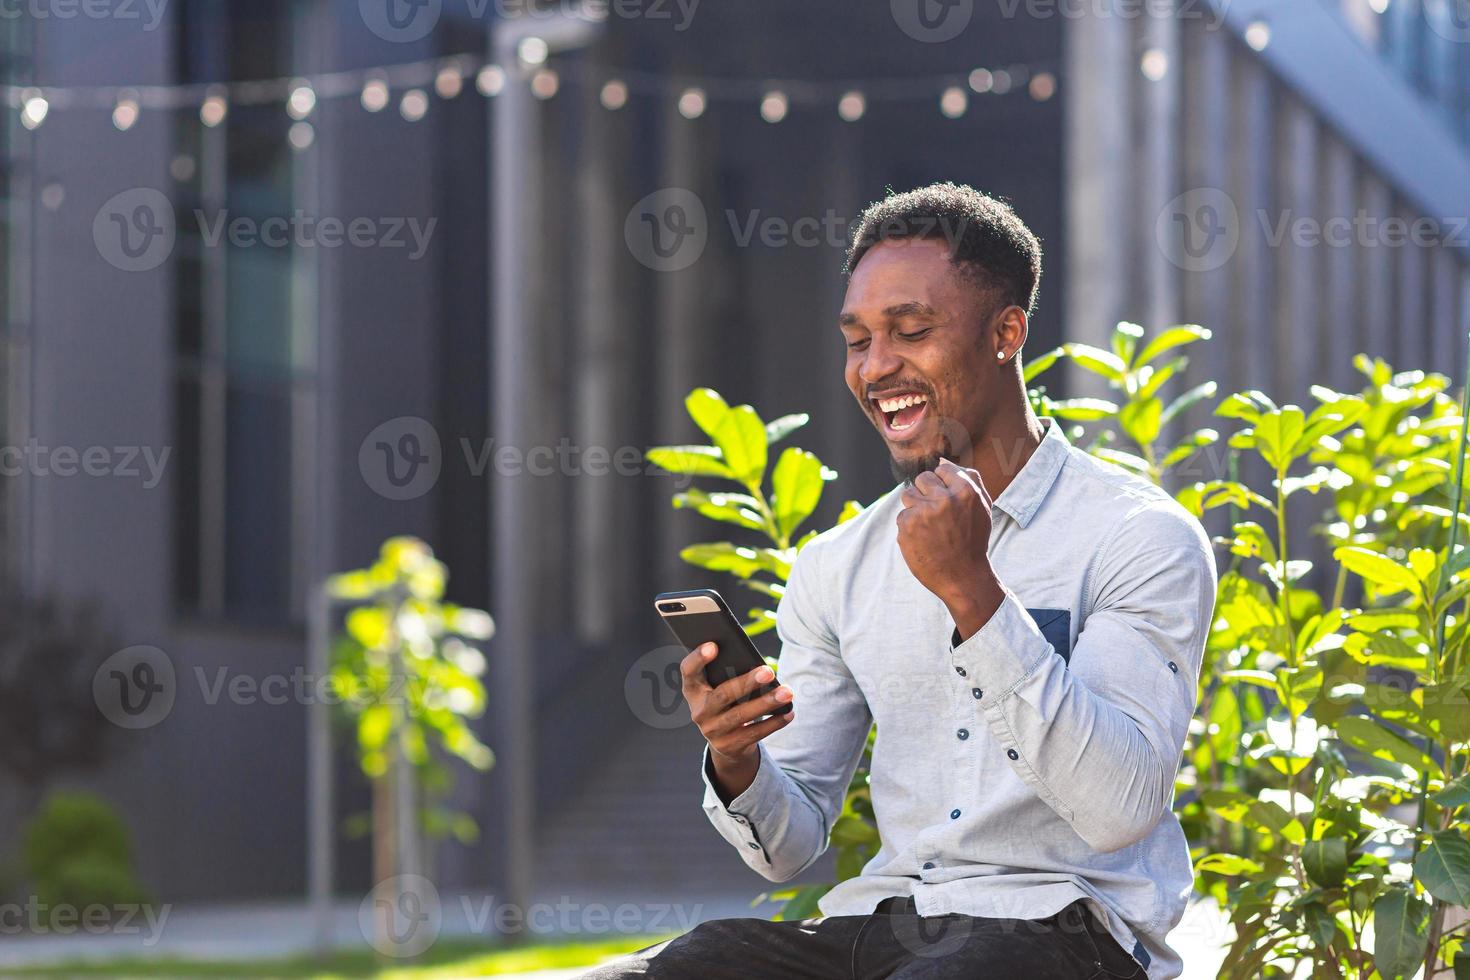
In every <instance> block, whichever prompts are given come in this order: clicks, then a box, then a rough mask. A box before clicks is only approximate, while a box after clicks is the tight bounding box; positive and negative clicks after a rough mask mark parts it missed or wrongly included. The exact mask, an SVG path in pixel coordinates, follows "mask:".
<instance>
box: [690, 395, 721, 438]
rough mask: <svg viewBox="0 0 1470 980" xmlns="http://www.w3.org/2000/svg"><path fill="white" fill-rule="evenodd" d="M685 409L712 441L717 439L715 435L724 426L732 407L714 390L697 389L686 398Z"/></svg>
mask: <svg viewBox="0 0 1470 980" xmlns="http://www.w3.org/2000/svg"><path fill="white" fill-rule="evenodd" d="M684 408H685V410H686V411H688V412H689V417H690V418H692V419H693V420H694V424H695V425H697V426H699V427H700V428H701V429H702V430H704V434H705V435H707V436H709V437H710V438H711V439H714V438H715V433H717V432H718V431H719V430H720V426H721V425H722V424H724V421H725V416H727V415H729V414H730V406H729V405H728V404H726V402H725V399H724V398H722V397H721V396H720V393H719V392H718V391H715V390H714V389H713V388H695V389H694V390H693V391H691V392H690V393H689V394H688V396H687V397H685V399H684Z"/></svg>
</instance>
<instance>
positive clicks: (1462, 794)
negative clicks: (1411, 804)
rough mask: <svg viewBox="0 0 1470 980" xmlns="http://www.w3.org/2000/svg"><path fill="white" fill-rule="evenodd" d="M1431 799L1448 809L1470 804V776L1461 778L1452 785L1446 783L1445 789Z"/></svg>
mask: <svg viewBox="0 0 1470 980" xmlns="http://www.w3.org/2000/svg"><path fill="white" fill-rule="evenodd" d="M1430 799H1431V800H1433V801H1434V802H1436V803H1438V804H1439V805H1440V806H1446V807H1460V806H1465V805H1467V804H1470V775H1467V776H1461V777H1460V778H1459V779H1456V780H1455V781H1454V782H1452V783H1446V784H1445V787H1444V789H1442V790H1440V791H1439V792H1438V793H1435V794H1434V795H1433V796H1431V797H1430Z"/></svg>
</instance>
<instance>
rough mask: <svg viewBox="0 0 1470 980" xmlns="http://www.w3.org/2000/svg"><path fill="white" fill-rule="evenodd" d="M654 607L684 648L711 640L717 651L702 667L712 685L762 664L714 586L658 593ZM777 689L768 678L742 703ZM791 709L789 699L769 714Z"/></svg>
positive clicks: (757, 651) (747, 637) (759, 656)
mask: <svg viewBox="0 0 1470 980" xmlns="http://www.w3.org/2000/svg"><path fill="white" fill-rule="evenodd" d="M653 606H654V608H655V609H657V610H658V614H659V615H660V616H661V617H663V621H664V622H665V623H666V624H667V625H668V627H669V629H670V630H672V631H673V633H674V636H676V637H678V639H679V642H680V643H681V644H683V645H684V649H686V650H689V651H691V652H693V650H694V648H695V647H697V646H699V645H700V644H702V643H714V644H715V645H716V646H717V647H719V653H717V654H716V655H715V659H713V660H711V661H710V662H709V663H708V664H705V667H704V677H705V680H707V681H709V683H710V686H711V687H718V686H719V685H721V684H723V683H725V681H728V680H729V679H730V678H732V677H739V676H740V675H741V674H747V673H749V672H750V671H752V670H754V669H755V668H757V667H759V666H761V665H762V664H764V663H765V662H766V661H765V658H764V657H762V656H761V655H760V651H759V650H757V649H756V647H755V644H754V643H752V642H751V639H750V635H749V634H748V633H746V632H745V629H744V627H742V626H741V625H740V620H738V619H736V618H735V614H734V613H733V612H731V611H730V606H729V604H727V603H726V602H725V600H724V599H723V598H721V597H720V594H719V593H718V592H716V591H715V590H714V589H691V590H690V591H688V592H661V593H659V594H658V595H656V596H654V597H653ZM775 689H776V682H775V681H771V682H770V683H769V684H766V685H764V686H763V687H761V688H760V689H759V690H757V691H754V692H752V693H750V694H748V695H746V696H745V697H743V698H741V699H740V701H739V702H737V703H744V702H746V701H749V700H751V699H752V698H757V697H760V696H761V695H762V694H766V693H768V692H770V691H774V690H775ZM790 710H791V704H790V703H789V702H788V703H786V704H783V705H781V707H779V708H777V709H776V710H775V711H773V712H772V714H777V715H784V714H786V713H787V712H788V711H790Z"/></svg>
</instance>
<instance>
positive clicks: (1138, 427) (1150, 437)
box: [1118, 398, 1164, 446]
mask: <svg viewBox="0 0 1470 980" xmlns="http://www.w3.org/2000/svg"><path fill="white" fill-rule="evenodd" d="M1163 411H1164V403H1163V402H1162V401H1160V400H1159V399H1157V398H1143V399H1139V400H1135V401H1130V402H1129V403H1128V404H1126V405H1124V406H1123V408H1122V409H1121V410H1120V411H1119V412H1118V423H1119V424H1120V425H1122V427H1123V431H1124V432H1126V433H1128V437H1129V438H1130V439H1132V440H1133V441H1134V442H1136V443H1138V444H1139V445H1140V446H1148V445H1151V444H1152V443H1153V441H1154V440H1155V439H1157V438H1158V437H1159V419H1160V417H1161V416H1162V414H1163Z"/></svg>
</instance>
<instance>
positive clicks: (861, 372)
mask: <svg viewBox="0 0 1470 980" xmlns="http://www.w3.org/2000/svg"><path fill="white" fill-rule="evenodd" d="M902 366H903V358H901V357H899V356H898V352H897V351H895V350H894V349H893V345H892V344H891V343H890V342H889V341H888V339H887V338H886V337H883V336H881V335H880V336H875V337H873V338H872V339H871V340H869V342H868V349H867V350H866V351H864V352H863V361H862V363H861V364H860V365H859V366H858V376H859V377H860V378H862V379H863V381H864V382H866V383H867V384H875V383H877V382H879V381H882V380H883V379H884V378H888V377H892V376H893V375H894V374H896V373H897V372H898V370H899V368H901V367H902Z"/></svg>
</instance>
